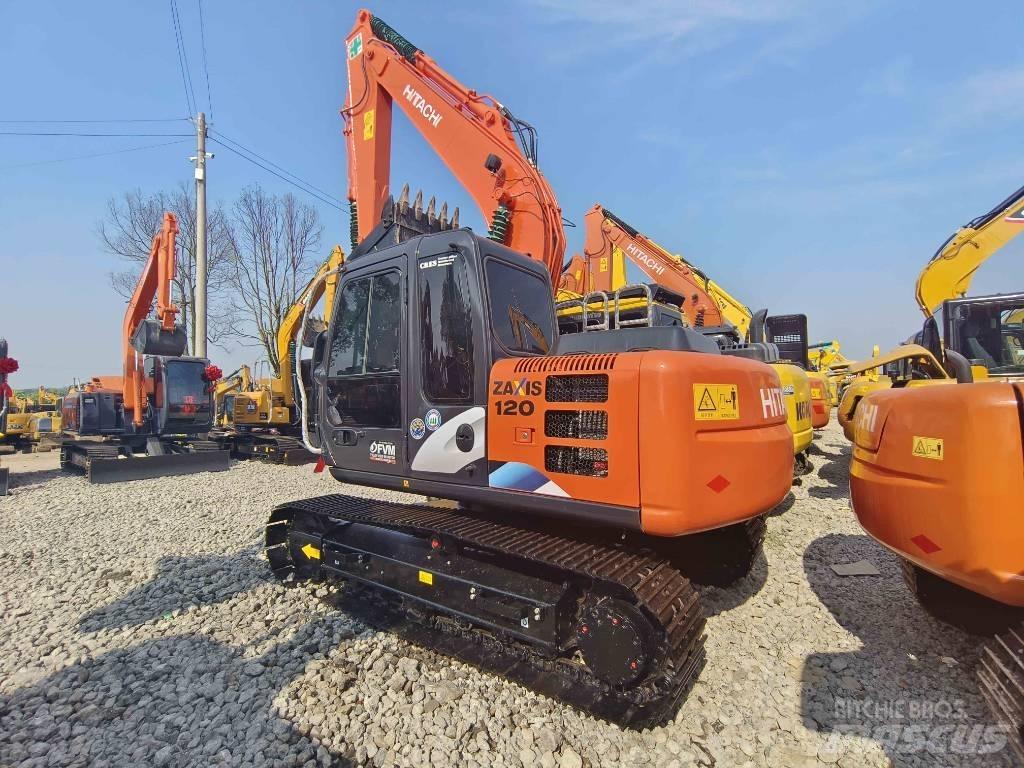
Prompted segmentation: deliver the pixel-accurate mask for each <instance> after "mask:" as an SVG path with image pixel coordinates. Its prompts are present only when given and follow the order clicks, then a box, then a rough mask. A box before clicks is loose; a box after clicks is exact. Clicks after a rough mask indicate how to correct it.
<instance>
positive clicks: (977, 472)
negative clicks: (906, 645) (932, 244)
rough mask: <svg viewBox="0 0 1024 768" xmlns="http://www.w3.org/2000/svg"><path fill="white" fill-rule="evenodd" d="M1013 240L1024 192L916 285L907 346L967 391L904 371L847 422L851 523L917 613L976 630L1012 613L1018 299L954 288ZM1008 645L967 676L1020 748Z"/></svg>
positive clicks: (1017, 598)
mask: <svg viewBox="0 0 1024 768" xmlns="http://www.w3.org/2000/svg"><path fill="white" fill-rule="evenodd" d="M1022 232H1024V187H1021V188H1020V189H1018V190H1016V191H1015V192H1014V193H1012V194H1011V195H1010V196H1009V197H1007V198H1006V199H1004V200H1003V201H1001V202H1000V203H998V204H997V205H996V206H994V207H993V208H992V209H990V210H989V211H987V212H986V213H984V214H982V215H981V216H978V217H976V218H974V219H972V220H971V221H969V222H968V223H967V224H966V225H964V226H963V227H960V228H959V229H958V230H956V231H955V232H954V233H953V234H952V235H951V236H950V237H949V238H947V240H946V241H945V242H943V244H942V245H941V246H940V247H939V249H938V250H937V251H936V253H935V255H934V256H933V257H932V258H931V259H930V260H929V262H928V263H927V264H926V265H925V267H924V269H923V270H922V271H921V274H920V276H919V277H918V280H917V285H916V290H915V295H916V298H917V301H918V305H919V306H920V308H921V310H922V312H923V313H924V315H925V325H924V328H923V330H922V332H921V333H920V334H919V335H918V337H917V338H918V339H919V340H920V341H921V344H922V345H923V346H924V347H926V348H927V349H928V350H929V351H930V352H931V354H932V355H933V356H934V357H935V358H936V359H937V360H939V361H940V362H941V363H942V364H943V365H944V366H945V368H946V369H947V372H948V374H950V375H952V376H953V377H954V378H955V379H956V382H958V384H967V385H968V386H959V385H950V386H916V387H915V386H913V385H914V384H915V383H917V382H915V381H914V380H913V378H914V377H913V376H909V375H908V376H894V377H892V385H891V388H887V389H882V390H876V391H873V392H869V393H868V394H867V395H865V396H864V398H863V400H861V402H860V404H859V405H858V406H857V409H856V411H855V416H854V449H853V460H852V462H851V465H850V497H851V501H852V503H853V508H854V512H855V513H856V514H857V518H858V520H859V521H860V524H861V525H862V526H863V527H864V529H865V530H866V531H867V532H868V533H869V534H870V535H871V536H872V537H874V538H875V539H876V540H878V541H879V542H880V543H882V544H883V545H884V546H886V547H888V548H890V549H892V550H893V551H894V552H896V553H897V554H898V555H899V556H900V557H901V558H903V563H904V576H905V578H906V581H907V584H908V586H909V587H910V588H911V590H912V591H913V592H914V594H915V595H916V596H917V598H918V600H919V601H920V603H921V604H922V605H923V606H924V607H925V608H926V609H927V610H928V611H929V612H931V613H932V614H934V615H936V616H937V617H939V618H941V619H943V620H945V621H948V622H950V623H953V624H957V625H959V626H961V627H963V628H965V629H968V630H969V631H973V632H979V633H985V634H990V633H992V632H995V631H998V630H1001V629H1004V628H1005V627H1006V626H1007V625H1008V624H1009V623H1011V622H1013V621H1014V620H1019V619H1020V616H1021V613H1022V612H1021V610H1020V609H1021V608H1024V577H1022V574H1024V524H1022V522H1021V519H1020V514H1019V513H1020V509H1021V499H1022V498H1024V353H1022V352H1021V350H1022V349H1024V346H1022V344H1024V324H1022V320H1024V312H1022V309H1024V294H1022V293H1016V294H1003V295H997V296H983V297H965V294H966V292H967V290H968V288H969V286H970V283H971V281H972V279H973V277H974V275H975V273H976V272H977V270H978V268H979V267H980V266H981V265H982V264H983V263H984V262H985V261H987V260H988V259H989V258H990V257H991V256H992V255H993V254H994V253H996V252H997V251H998V250H999V249H1001V248H1002V247H1003V246H1004V245H1005V244H1006V243H1008V242H1010V241H1011V240H1012V239H1013V238H1015V237H1018V236H1019V235H1020V234H1021V233H1022ZM937 315H941V319H942V328H941V329H942V333H941V335H940V325H939V318H938V317H937ZM912 372H916V371H912ZM975 379H978V381H977V383H973V382H975ZM1022 637H1024V627H1018V628H1016V629H1011V630H1010V631H1009V632H1008V633H1007V634H1005V635H1000V636H999V637H998V638H997V639H996V640H995V641H993V642H992V643H991V644H989V645H988V646H986V648H985V649H984V650H983V653H982V664H981V666H980V668H979V672H978V676H979V680H980V683H981V689H982V693H983V694H984V695H985V697H986V699H988V701H989V703H990V704H991V706H992V708H993V711H994V712H995V713H996V715H997V716H998V718H999V719H1000V721H1001V722H1003V723H1004V724H1005V725H1007V726H1008V729H1007V733H1009V734H1010V735H1011V737H1012V738H1011V740H1012V742H1013V743H1014V745H1015V746H1016V747H1017V748H1018V750H1019V751H1021V752H1022V753H1024V745H1022V741H1021V735H1022V734H1024V661H1022V655H1021V649H1022V647H1024V646H1022V645H1021V638H1022Z"/></svg>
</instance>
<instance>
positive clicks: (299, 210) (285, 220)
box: [230, 184, 323, 376]
mask: <svg viewBox="0 0 1024 768" xmlns="http://www.w3.org/2000/svg"><path fill="white" fill-rule="evenodd" d="M230 229H231V234H232V243H233V248H232V251H233V260H232V270H231V280H232V282H233V291H232V295H233V297H234V299H235V302H236V303H235V308H236V310H237V311H238V313H239V316H240V318H241V319H242V321H243V322H242V323H241V324H240V325H236V326H235V332H236V333H237V334H238V335H239V336H240V337H242V338H243V339H248V340H250V341H253V342H255V343H258V344H259V345H260V346H262V347H263V349H264V350H265V351H266V353H267V359H268V360H269V361H270V365H271V367H272V368H273V370H274V375H275V376H276V375H278V373H279V372H280V365H281V361H280V359H279V357H278V352H277V334H278V331H280V329H281V322H282V321H283V320H284V316H285V314H287V312H288V309H289V308H290V307H291V306H292V304H294V303H295V299H296V296H297V294H298V292H299V291H300V290H302V288H304V287H305V285H306V283H307V282H308V281H309V279H310V278H311V277H312V275H313V273H314V272H315V271H316V267H317V261H316V260H315V259H314V258H313V251H314V250H315V249H316V248H317V246H319V244H320V235H321V233H322V232H323V227H322V226H321V224H320V216H319V214H318V213H317V211H316V209H315V208H313V207H312V206H309V205H305V204H302V203H299V202H298V201H297V200H296V199H295V197H294V196H293V195H291V194H285V195H283V196H282V197H277V196H275V195H268V194H267V193H265V192H264V191H263V189H262V188H261V187H260V186H259V185H258V184H257V185H254V186H251V187H247V188H246V189H244V190H242V194H241V195H240V196H239V198H238V200H237V201H236V202H235V205H234V208H233V210H232V226H231V228H230Z"/></svg>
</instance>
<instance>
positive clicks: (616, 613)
mask: <svg viewBox="0 0 1024 768" xmlns="http://www.w3.org/2000/svg"><path fill="white" fill-rule="evenodd" d="M653 634H654V630H653V628H652V627H651V623H650V622H649V621H648V620H647V618H646V617H645V616H644V615H643V613H642V612H641V611H640V610H639V609H638V608H636V607H635V606H633V605H630V604H629V603H626V602H624V601H622V600H617V599H614V598H604V599H601V600H598V601H597V602H594V603H584V605H583V606H582V608H581V610H580V614H579V620H578V621H577V623H576V644H577V646H578V647H579V649H580V654H581V655H582V656H583V660H584V661H585V662H586V664H587V666H588V667H589V668H590V670H591V672H593V673H594V675H595V676H597V677H599V678H600V679H601V680H603V681H605V682H606V683H608V684H609V685H614V686H618V687H621V686H628V685H631V684H632V683H635V682H636V681H637V680H639V679H640V678H641V677H643V675H644V673H645V672H646V671H647V668H648V666H650V661H651V658H652V656H653V650H654V645H655V643H654V642H653Z"/></svg>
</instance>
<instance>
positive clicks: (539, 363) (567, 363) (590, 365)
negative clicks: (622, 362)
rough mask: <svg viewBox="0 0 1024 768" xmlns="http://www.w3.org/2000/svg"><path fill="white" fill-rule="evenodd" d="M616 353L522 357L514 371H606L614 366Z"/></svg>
mask: <svg viewBox="0 0 1024 768" xmlns="http://www.w3.org/2000/svg"><path fill="white" fill-rule="evenodd" d="M616 357H618V354H617V353H614V352H609V353H607V354H603V355H561V356H550V357H548V356H538V357H524V358H523V359H522V360H520V361H519V362H518V363H516V367H515V371H516V373H547V372H549V371H607V370H610V369H612V368H614V367H615V358H616Z"/></svg>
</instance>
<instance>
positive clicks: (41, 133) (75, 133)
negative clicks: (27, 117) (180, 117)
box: [0, 131, 192, 138]
mask: <svg viewBox="0 0 1024 768" xmlns="http://www.w3.org/2000/svg"><path fill="white" fill-rule="evenodd" d="M191 135H192V134H191V133H82V132H79V131H0V136H133V137H135V136H139V137H141V136H164V137H167V138H171V137H181V136H191Z"/></svg>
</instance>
